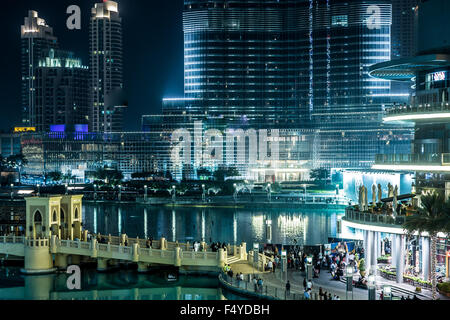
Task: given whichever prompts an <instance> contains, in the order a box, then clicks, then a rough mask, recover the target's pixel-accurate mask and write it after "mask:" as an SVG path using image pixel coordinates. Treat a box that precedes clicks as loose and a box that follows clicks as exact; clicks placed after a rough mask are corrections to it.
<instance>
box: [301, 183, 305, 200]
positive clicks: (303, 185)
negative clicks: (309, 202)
mask: <svg viewBox="0 0 450 320" xmlns="http://www.w3.org/2000/svg"><path fill="white" fill-rule="evenodd" d="M302 187H303V191H304V193H303V194H304V196H305V203H306V184H302Z"/></svg>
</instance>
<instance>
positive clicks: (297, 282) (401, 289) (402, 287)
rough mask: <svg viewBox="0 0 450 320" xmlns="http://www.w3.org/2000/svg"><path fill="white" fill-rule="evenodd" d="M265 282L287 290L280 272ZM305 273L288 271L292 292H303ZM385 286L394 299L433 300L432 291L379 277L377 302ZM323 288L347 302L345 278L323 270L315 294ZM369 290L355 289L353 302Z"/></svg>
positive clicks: (265, 276)
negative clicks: (389, 288) (339, 277)
mask: <svg viewBox="0 0 450 320" xmlns="http://www.w3.org/2000/svg"><path fill="white" fill-rule="evenodd" d="M262 277H263V279H264V282H265V283H266V284H268V285H271V286H278V287H279V288H280V289H281V288H283V289H284V288H285V285H286V283H285V282H282V281H281V280H280V274H279V270H277V274H274V273H265V274H263V275H262ZM304 277H305V273H304V272H301V271H291V270H289V271H288V279H289V281H290V283H291V291H293V290H294V291H295V292H303V290H304V288H303V279H304ZM354 280H356V281H357V280H358V276H355V277H354ZM383 285H390V286H391V287H392V293H393V295H394V297H399V298H401V297H402V296H404V297H405V298H407V297H408V295H409V296H410V298H412V297H413V296H414V294H415V295H416V296H417V297H418V298H419V299H421V300H431V291H430V290H424V289H422V292H421V293H415V287H413V286H411V285H409V284H407V283H401V284H398V283H396V282H394V281H389V280H386V279H384V278H382V277H380V276H377V300H379V296H380V293H381V291H382V288H383ZM320 287H322V290H323V291H326V292H328V293H331V295H332V296H333V295H338V296H339V298H340V299H341V300H346V299H347V298H346V292H345V289H346V284H345V278H343V280H342V281H336V280H332V279H331V274H330V273H329V272H328V270H322V271H321V272H320V276H319V278H314V279H313V293H314V292H317V291H318V290H319V288H320ZM368 295H369V293H368V290H366V289H361V288H355V287H354V288H353V300H368ZM438 297H439V299H441V300H450V299H449V298H448V297H446V296H444V295H438ZM348 299H349V300H351V299H352V297H351V294H349V296H348Z"/></svg>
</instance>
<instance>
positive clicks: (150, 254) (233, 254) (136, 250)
mask: <svg viewBox="0 0 450 320" xmlns="http://www.w3.org/2000/svg"><path fill="white" fill-rule="evenodd" d="M121 242H122V241H121V240H120V238H119V237H111V236H109V237H108V243H107V244H104V243H98V242H97V240H96V239H93V240H92V241H79V240H59V239H57V238H56V236H52V238H51V239H50V240H49V239H25V238H24V237H15V236H14V237H7V236H1V237H0V254H6V255H12V256H19V257H23V256H25V247H26V246H28V247H42V248H43V247H47V248H48V249H49V251H50V253H52V254H62V255H77V256H85V257H90V258H96V259H97V260H100V259H114V260H123V261H130V262H136V263H145V264H164V265H175V266H178V267H179V266H204V267H219V268H220V267H221V266H222V265H223V264H224V263H229V264H232V263H236V262H239V261H246V258H247V255H246V249H245V244H242V245H240V246H230V247H229V250H228V252H229V255H227V250H219V251H218V252H211V251H199V252H196V251H194V250H193V249H192V245H190V244H188V243H187V244H185V243H174V242H168V241H167V240H165V239H161V240H154V241H153V245H152V247H151V248H146V240H144V239H131V238H127V242H128V246H124V245H121ZM156 248H157V249H156ZM205 248H206V247H205Z"/></svg>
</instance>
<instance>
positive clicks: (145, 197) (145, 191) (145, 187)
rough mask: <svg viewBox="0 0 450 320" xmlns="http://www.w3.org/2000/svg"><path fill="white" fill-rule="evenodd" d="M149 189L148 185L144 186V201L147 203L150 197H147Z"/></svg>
mask: <svg viewBox="0 0 450 320" xmlns="http://www.w3.org/2000/svg"><path fill="white" fill-rule="evenodd" d="M147 188H148V187H147V185H145V186H144V201H145V202H147V197H148V195H147Z"/></svg>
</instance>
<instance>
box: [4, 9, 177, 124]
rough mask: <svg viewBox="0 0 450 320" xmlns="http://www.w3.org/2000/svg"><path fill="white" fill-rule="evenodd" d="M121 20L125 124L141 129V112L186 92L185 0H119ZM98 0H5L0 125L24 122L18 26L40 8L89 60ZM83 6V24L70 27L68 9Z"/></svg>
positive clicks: (64, 43)
mask: <svg viewBox="0 0 450 320" xmlns="http://www.w3.org/2000/svg"><path fill="white" fill-rule="evenodd" d="M116 1H117V2H118V3H119V11H120V15H121V17H122V23H123V44H124V85H125V90H126V93H127V95H128V100H129V110H128V112H127V113H126V116H125V124H124V127H125V130H130V131H137V130H140V122H141V117H140V116H141V115H142V114H150V113H155V112H159V111H160V109H161V99H162V98H163V97H173V96H182V95H183V26H182V9H183V0H158V1H157V0H146V1H145V0H116ZM97 2H101V1H100V0H97V1H96V0H1V6H0V31H1V33H0V34H1V40H0V41H1V42H0V43H1V49H0V50H1V51H0V52H1V59H0V72H1V77H0V111H1V115H2V116H1V117H0V129H1V130H4V131H9V130H10V129H11V128H12V127H14V126H15V125H18V124H20V118H21V116H20V105H21V92H20V85H21V83H20V77H21V62H20V26H21V25H22V24H23V21H24V17H25V16H27V15H28V10H36V11H37V12H38V13H39V17H41V18H43V19H45V20H46V22H47V24H48V25H49V26H51V27H52V28H53V33H54V35H55V36H56V37H58V41H59V45H60V48H61V49H63V50H70V51H74V52H75V54H76V55H77V56H79V57H81V58H82V59H83V64H84V65H89V59H88V57H89V56H88V50H89V18H90V14H91V8H92V7H93V5H94V3H97ZM70 5H78V6H80V8H81V15H82V17H81V19H82V25H81V30H68V29H67V27H66V20H67V17H68V16H69V15H67V14H66V9H67V7H68V6H70Z"/></svg>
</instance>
